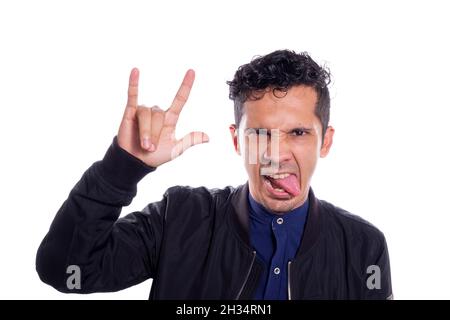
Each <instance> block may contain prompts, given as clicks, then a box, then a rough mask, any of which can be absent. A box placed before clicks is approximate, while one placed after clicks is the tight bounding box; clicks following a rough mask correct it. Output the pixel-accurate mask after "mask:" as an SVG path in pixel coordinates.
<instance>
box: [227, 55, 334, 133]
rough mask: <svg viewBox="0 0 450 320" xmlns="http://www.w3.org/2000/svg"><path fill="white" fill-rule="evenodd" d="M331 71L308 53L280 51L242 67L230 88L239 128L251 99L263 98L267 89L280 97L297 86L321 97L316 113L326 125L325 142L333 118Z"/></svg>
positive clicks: (323, 127) (324, 129) (323, 131)
mask: <svg viewBox="0 0 450 320" xmlns="http://www.w3.org/2000/svg"><path fill="white" fill-rule="evenodd" d="M329 83H330V72H329V71H328V69H326V68H324V67H321V66H319V65H318V64H317V63H316V62H315V61H314V60H313V59H312V58H311V57H310V56H309V55H308V53H306V52H301V53H296V52H295V51H291V50H277V51H274V52H272V53H269V54H267V55H265V56H259V57H257V58H255V59H253V60H252V61H251V62H250V63H247V64H244V65H242V66H240V67H239V68H238V70H237V71H236V73H235V75H234V79H233V80H232V81H227V84H228V85H229V86H230V95H229V97H230V99H231V100H233V101H234V118H235V121H236V125H237V126H239V123H240V121H241V118H242V114H243V105H244V102H245V101H247V100H258V99H260V98H262V96H263V95H264V93H265V92H267V90H272V92H273V94H274V95H275V96H277V97H280V98H281V97H282V96H280V95H283V94H284V95H285V94H286V93H287V91H288V90H289V89H290V88H291V87H292V86H296V85H306V86H310V87H312V88H314V90H315V91H316V94H317V104H316V108H315V114H316V116H317V117H318V118H319V120H320V122H321V124H322V141H323V137H324V135H325V131H326V129H327V127H328V121H329V119H330V93H329V91H328V84H329Z"/></svg>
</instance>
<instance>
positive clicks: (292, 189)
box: [269, 174, 300, 197]
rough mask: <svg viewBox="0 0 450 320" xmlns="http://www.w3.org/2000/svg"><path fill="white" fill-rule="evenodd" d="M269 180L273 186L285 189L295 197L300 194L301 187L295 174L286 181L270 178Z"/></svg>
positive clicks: (285, 179)
mask: <svg viewBox="0 0 450 320" xmlns="http://www.w3.org/2000/svg"><path fill="white" fill-rule="evenodd" d="M269 180H270V182H271V183H272V185H273V186H275V187H278V188H281V189H284V190H285V191H286V192H287V193H290V194H291V195H292V196H294V197H295V196H298V195H299V194H300V185H299V183H298V180H297V177H296V176H295V175H293V174H291V175H289V176H288V177H286V178H284V179H271V178H269Z"/></svg>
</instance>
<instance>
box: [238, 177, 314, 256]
mask: <svg viewBox="0 0 450 320" xmlns="http://www.w3.org/2000/svg"><path fill="white" fill-rule="evenodd" d="M248 192H249V190H248V182H247V183H245V184H243V185H240V186H238V187H237V188H236V189H234V190H233V192H232V194H231V199H230V201H231V209H232V210H231V215H230V218H231V220H232V226H233V227H235V230H236V231H237V233H238V235H239V237H240V238H241V240H242V241H243V242H244V243H245V244H246V245H247V246H248V247H250V232H249V208H248ZM308 200H309V209H308V217H307V220H306V225H305V229H304V232H303V239H302V242H301V245H300V250H299V252H298V254H297V256H298V255H303V254H304V253H306V252H307V251H309V249H310V248H311V247H312V246H313V245H314V243H315V242H316V240H317V239H318V237H319V234H320V230H321V223H320V220H321V214H320V202H319V200H318V199H317V198H316V197H315V196H314V192H313V190H312V188H309V193H308Z"/></svg>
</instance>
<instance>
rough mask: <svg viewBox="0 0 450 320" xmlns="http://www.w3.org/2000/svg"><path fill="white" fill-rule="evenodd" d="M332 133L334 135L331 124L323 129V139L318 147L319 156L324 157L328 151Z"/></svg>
mask: <svg viewBox="0 0 450 320" xmlns="http://www.w3.org/2000/svg"><path fill="white" fill-rule="evenodd" d="M333 135H334V128H333V127H332V126H328V128H327V130H326V131H325V137H324V139H323V144H322V147H320V157H321V158H325V157H326V156H327V154H328V152H330V148H331V145H332V144H333Z"/></svg>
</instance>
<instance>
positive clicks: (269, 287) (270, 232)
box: [248, 192, 309, 300]
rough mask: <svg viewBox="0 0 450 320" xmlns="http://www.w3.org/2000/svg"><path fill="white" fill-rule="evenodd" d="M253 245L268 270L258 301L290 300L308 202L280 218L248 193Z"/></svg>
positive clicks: (264, 272)
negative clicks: (290, 272)
mask: <svg viewBox="0 0 450 320" xmlns="http://www.w3.org/2000/svg"><path fill="white" fill-rule="evenodd" d="M248 201H249V211H250V243H251V245H252V246H253V248H254V249H255V250H256V255H257V257H258V258H259V260H261V262H263V265H264V268H263V272H262V275H261V278H260V282H259V285H258V288H257V290H256V293H255V296H254V299H258V300H262V299H265V300H286V299H287V291H288V275H287V274H288V262H289V261H291V260H293V259H294V257H295V254H296V253H297V250H298V248H299V247H300V242H301V239H302V235H303V229H304V226H305V222H306V217H307V215H308V206H309V204H308V200H306V202H305V203H304V204H303V205H301V206H300V207H298V208H296V209H294V210H292V211H289V212H286V213H284V214H283V215H277V214H274V213H272V212H271V211H270V210H268V209H266V208H265V207H264V206H263V205H261V204H260V203H258V202H256V201H255V200H254V199H253V197H252V196H251V195H250V192H249V193H248Z"/></svg>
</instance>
